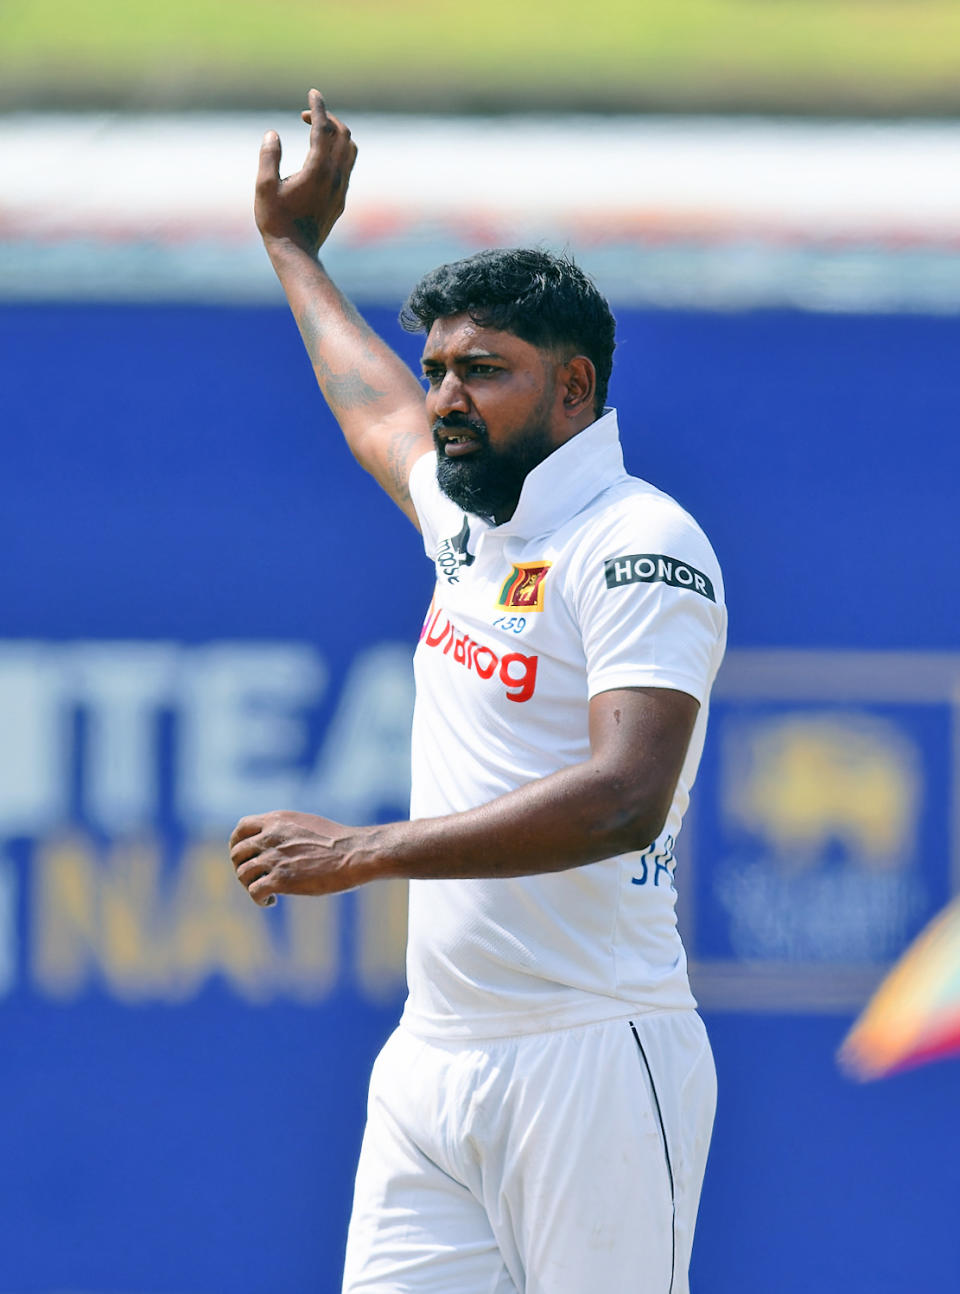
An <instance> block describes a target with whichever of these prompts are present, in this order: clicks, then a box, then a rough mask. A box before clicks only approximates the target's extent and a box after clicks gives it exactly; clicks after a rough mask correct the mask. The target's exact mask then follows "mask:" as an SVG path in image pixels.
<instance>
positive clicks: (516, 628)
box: [493, 616, 527, 634]
mask: <svg viewBox="0 0 960 1294" xmlns="http://www.w3.org/2000/svg"><path fill="white" fill-rule="evenodd" d="M493 627H494V629H502V630H503V631H504V632H505V633H511V634H522V633H523V631H524V629H526V627H527V617H526V616H497V618H496V620H494V622H493Z"/></svg>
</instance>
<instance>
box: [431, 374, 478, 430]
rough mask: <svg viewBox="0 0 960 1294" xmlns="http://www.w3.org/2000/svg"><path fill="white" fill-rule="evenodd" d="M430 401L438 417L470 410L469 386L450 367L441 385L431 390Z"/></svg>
mask: <svg viewBox="0 0 960 1294" xmlns="http://www.w3.org/2000/svg"><path fill="white" fill-rule="evenodd" d="M430 402H431V404H432V405H433V414H434V416H435V417H437V418H445V417H446V416H447V415H448V414H450V413H469V412H470V397H469V396H468V394H467V388H466V386H465V385H464V384H463V382H462V381H461V380H460V378H459V377H458V376H457V374H456V373H455V372H454V371H453V369H449V370H448V371H447V372H446V373H445V374H444V376H443V381H442V382H441V383H440V385H439V386H436V387H434V388H433V390H432V391H431V392H430Z"/></svg>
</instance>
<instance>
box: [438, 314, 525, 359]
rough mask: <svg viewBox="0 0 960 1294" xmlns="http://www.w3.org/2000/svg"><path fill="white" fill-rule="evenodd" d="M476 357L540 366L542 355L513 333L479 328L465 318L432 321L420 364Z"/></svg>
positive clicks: (457, 316)
mask: <svg viewBox="0 0 960 1294" xmlns="http://www.w3.org/2000/svg"><path fill="white" fill-rule="evenodd" d="M476 355H498V356H500V357H502V358H504V359H510V360H515V361H518V362H521V363H522V362H524V361H527V362H530V363H535V362H538V361H541V362H542V358H543V355H544V352H543V351H541V350H540V349H539V347H537V346H534V345H532V343H530V342H528V341H524V340H523V339H522V338H521V337H517V336H516V335H515V334H514V333H512V332H501V331H500V329H498V328H481V326H480V325H479V324H478V323H476V322H475V321H474V320H473V319H471V318H470V316H469V315H468V314H459V315H446V316H444V317H442V318H440V319H437V320H435V321H434V324H433V327H432V328H431V329H430V331H429V332H428V333H427V340H426V342H425V343H424V347H423V362H424V363H425V364H427V363H430V362H434V363H436V362H438V361H442V362H445V363H453V362H455V361H456V360H457V359H465V358H470V357H471V356H476Z"/></svg>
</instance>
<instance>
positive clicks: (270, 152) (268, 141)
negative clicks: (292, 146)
mask: <svg viewBox="0 0 960 1294" xmlns="http://www.w3.org/2000/svg"><path fill="white" fill-rule="evenodd" d="M280 153H281V148H280V136H279V135H278V134H277V132H276V131H275V130H268V131H267V133H266V134H265V135H264V137H263V143H262V144H261V145H260V162H259V165H258V166H257V189H258V190H259V191H260V192H263V191H264V190H267V191H270V190H272V189H275V188H276V187H277V185H278V184H279V183H280Z"/></svg>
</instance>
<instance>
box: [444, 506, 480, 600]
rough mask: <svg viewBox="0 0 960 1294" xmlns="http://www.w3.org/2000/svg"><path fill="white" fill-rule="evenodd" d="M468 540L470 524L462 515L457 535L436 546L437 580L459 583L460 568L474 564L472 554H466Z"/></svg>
mask: <svg viewBox="0 0 960 1294" xmlns="http://www.w3.org/2000/svg"><path fill="white" fill-rule="evenodd" d="M469 539H470V522H469V521H468V520H467V517H466V514H464V518H463V525H462V526H461V527H460V530H459V532H458V533H457V534H455V535H451V536H450V538H449V539H441V540H440V543H439V545H438V546H437V556H436V559H435V560H436V564H437V578H438V579H444V580H446V581H447V583H448V584H459V583H460V567H461V566H472V565H473V563H474V560H475V559H474V556H473V553H468V552H467V542H468V541H469Z"/></svg>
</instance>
